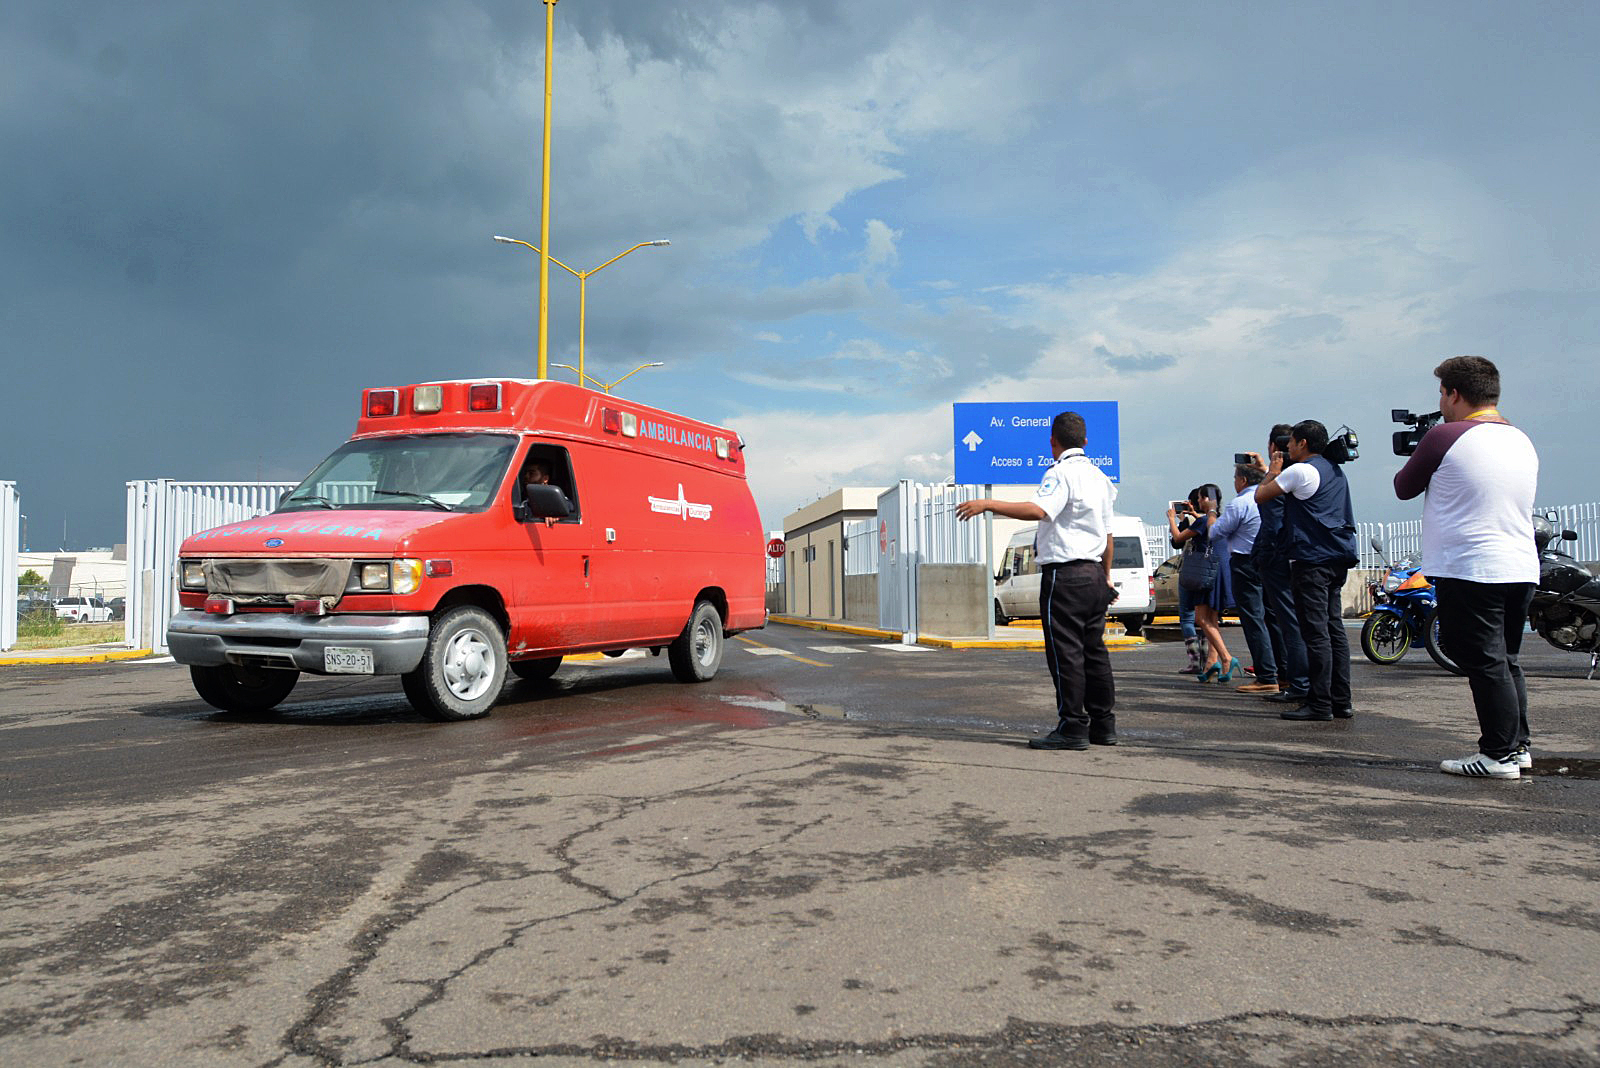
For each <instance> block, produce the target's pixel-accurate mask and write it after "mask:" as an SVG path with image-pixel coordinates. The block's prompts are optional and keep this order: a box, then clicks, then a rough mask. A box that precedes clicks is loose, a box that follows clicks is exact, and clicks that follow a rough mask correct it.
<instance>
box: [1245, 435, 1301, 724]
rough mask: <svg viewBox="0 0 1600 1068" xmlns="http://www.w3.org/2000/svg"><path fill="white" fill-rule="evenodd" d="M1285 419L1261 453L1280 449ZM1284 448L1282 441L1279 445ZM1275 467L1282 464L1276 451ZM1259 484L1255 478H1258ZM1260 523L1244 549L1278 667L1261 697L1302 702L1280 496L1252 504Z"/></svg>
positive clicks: (1297, 626)
mask: <svg viewBox="0 0 1600 1068" xmlns="http://www.w3.org/2000/svg"><path fill="white" fill-rule="evenodd" d="M1289 430H1290V427H1289V424H1288V423H1278V424H1276V425H1275V426H1273V428H1272V432H1271V433H1270V434H1268V435H1267V455H1268V456H1269V457H1270V456H1272V455H1273V454H1274V453H1281V452H1282V451H1283V450H1282V449H1280V448H1278V447H1277V443H1278V442H1280V441H1283V442H1285V443H1287V440H1288V437H1289ZM1285 447H1287V444H1285ZM1253 455H1255V458H1256V462H1257V463H1258V464H1259V466H1260V468H1261V472H1262V481H1266V477H1267V476H1266V472H1267V469H1268V466H1269V464H1268V463H1262V462H1261V457H1260V455H1259V454H1253ZM1279 466H1280V467H1283V466H1287V465H1286V464H1284V462H1283V460H1282V458H1281V456H1280V458H1279ZM1258 485H1259V483H1258ZM1256 507H1257V510H1258V511H1259V512H1260V515H1261V528H1260V530H1258V531H1257V532H1256V540H1255V545H1254V546H1253V547H1252V548H1251V550H1250V556H1251V560H1252V562H1253V563H1254V564H1255V565H1256V572H1257V573H1258V574H1259V575H1260V576H1261V592H1262V600H1263V601H1264V603H1265V607H1266V610H1267V616H1268V627H1267V631H1268V633H1269V635H1270V636H1271V638H1272V655H1273V660H1274V662H1275V663H1276V664H1277V666H1278V683H1279V687H1280V689H1279V692H1278V693H1275V694H1269V695H1267V700H1269V701H1274V702H1278V703H1281V704H1286V705H1289V706H1291V707H1294V708H1298V707H1299V706H1300V705H1303V704H1305V702H1306V697H1307V695H1308V694H1310V692H1311V680H1310V678H1309V677H1308V676H1307V674H1306V643H1305V641H1304V640H1303V639H1302V638H1301V637H1300V621H1299V616H1298V615H1297V614H1296V613H1295V608H1294V585H1293V579H1292V577H1291V576H1290V574H1289V557H1288V555H1287V553H1286V551H1285V550H1286V545H1285V544H1284V542H1285V541H1286V536H1285V532H1284V529H1283V498H1281V497H1279V498H1276V499H1274V500H1271V501H1267V502H1265V503H1258V504H1257V506H1256Z"/></svg>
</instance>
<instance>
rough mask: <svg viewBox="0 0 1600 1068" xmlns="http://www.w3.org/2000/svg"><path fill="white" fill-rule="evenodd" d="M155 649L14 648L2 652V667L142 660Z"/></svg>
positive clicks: (153, 653) (0, 657) (0, 659)
mask: <svg viewBox="0 0 1600 1068" xmlns="http://www.w3.org/2000/svg"><path fill="white" fill-rule="evenodd" d="M154 655H155V651H154V650H153V649H107V650H106V651H105V652H101V653H60V654H58V653H56V652H55V651H54V650H50V649H40V650H39V651H38V652H35V653H19V652H17V651H16V650H12V651H11V652H9V653H3V654H0V667H17V666H19V665H23V664H104V663H106V662H107V661H111V660H142V659H144V658H145V657H147V656H154Z"/></svg>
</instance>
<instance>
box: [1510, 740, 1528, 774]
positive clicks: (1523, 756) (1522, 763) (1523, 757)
mask: <svg viewBox="0 0 1600 1068" xmlns="http://www.w3.org/2000/svg"><path fill="white" fill-rule="evenodd" d="M1511 755H1512V757H1514V758H1515V759H1516V761H1517V767H1519V768H1521V769H1522V770H1523V771H1527V770H1528V769H1529V768H1531V767H1533V750H1531V749H1529V748H1528V747H1527V746H1525V745H1519V746H1517V748H1516V751H1515V752H1513V753H1512V754H1511Z"/></svg>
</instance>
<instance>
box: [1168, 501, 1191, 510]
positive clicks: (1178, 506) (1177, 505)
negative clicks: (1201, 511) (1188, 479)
mask: <svg viewBox="0 0 1600 1068" xmlns="http://www.w3.org/2000/svg"><path fill="white" fill-rule="evenodd" d="M1167 503H1168V504H1170V505H1172V510H1173V511H1174V512H1187V511H1188V510H1189V502H1188V501H1168V502H1167Z"/></svg>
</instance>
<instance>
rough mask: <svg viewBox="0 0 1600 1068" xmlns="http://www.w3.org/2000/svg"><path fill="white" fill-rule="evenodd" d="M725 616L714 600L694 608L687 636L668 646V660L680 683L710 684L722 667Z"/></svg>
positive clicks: (683, 635) (681, 636)
mask: <svg viewBox="0 0 1600 1068" xmlns="http://www.w3.org/2000/svg"><path fill="white" fill-rule="evenodd" d="M723 644H724V639H723V636H722V616H721V615H719V614H718V613H717V606H716V605H714V604H712V603H711V602H710V601H701V602H699V603H698V604H696V605H695V606H694V612H693V613H692V614H691V615H690V616H689V622H688V625H686V626H685V627H684V628H683V633H682V634H680V635H678V636H677V638H675V639H674V640H673V642H672V644H671V645H669V646H668V647H667V661H668V663H670V664H671V665H672V674H673V676H674V677H675V678H676V679H677V680H678V681H679V682H706V681H708V680H709V679H711V677H712V676H714V675H716V673H717V669H718V668H719V667H721V666H722V647H723Z"/></svg>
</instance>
